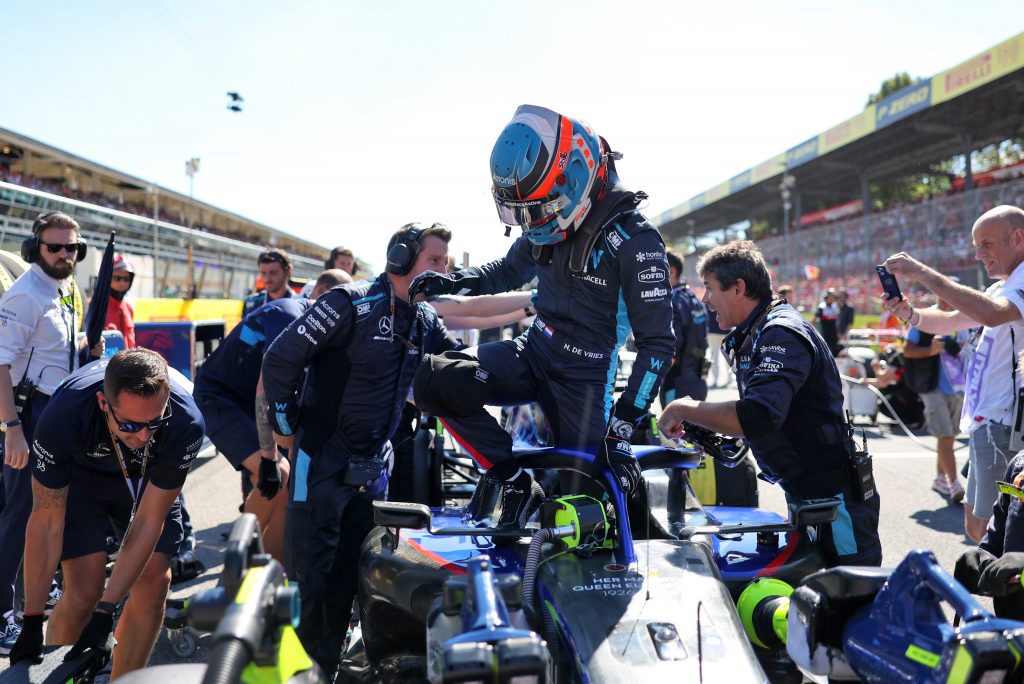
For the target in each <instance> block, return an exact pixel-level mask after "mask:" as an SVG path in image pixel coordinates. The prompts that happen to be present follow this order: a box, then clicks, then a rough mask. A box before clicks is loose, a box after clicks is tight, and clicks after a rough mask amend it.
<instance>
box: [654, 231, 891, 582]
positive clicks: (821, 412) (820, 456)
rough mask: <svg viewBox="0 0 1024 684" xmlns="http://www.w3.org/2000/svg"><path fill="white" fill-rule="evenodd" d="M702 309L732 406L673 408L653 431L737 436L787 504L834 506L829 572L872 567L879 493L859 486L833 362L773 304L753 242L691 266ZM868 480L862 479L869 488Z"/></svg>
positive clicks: (787, 309)
mask: <svg viewBox="0 0 1024 684" xmlns="http://www.w3.org/2000/svg"><path fill="white" fill-rule="evenodd" d="M697 271H698V273H700V276H701V278H702V279H703V280H704V286H705V287H706V288H707V289H706V291H705V294H704V302H705V303H706V304H708V306H709V308H710V309H711V310H712V311H715V312H716V313H717V317H718V323H719V325H721V326H722V328H731V327H734V326H735V330H733V331H732V332H731V333H729V335H728V336H727V337H726V338H725V341H724V342H723V344H722V350H723V352H724V353H725V355H726V357H727V358H728V359H729V361H730V362H731V364H732V367H733V370H734V372H735V373H736V377H737V379H738V384H739V390H740V399H739V401H729V402H701V401H694V400H692V399H677V400H676V401H674V402H672V403H671V404H669V405H668V406H667V407H666V408H665V411H664V413H662V415H661V417H660V419H659V421H658V424H659V427H660V428H661V430H662V431H663V432H664V434H666V435H667V436H669V437H672V438H678V437H680V436H682V434H683V432H684V431H683V427H682V425H681V424H680V423H681V421H684V420H685V421H689V422H692V423H696V424H698V425H703V426H705V427H707V428H710V429H712V430H715V431H717V432H721V433H724V434H727V435H743V436H745V437H746V438H747V440H748V441H749V443H750V449H751V451H752V452H753V454H754V457H755V458H756V459H757V463H758V465H759V466H760V468H761V477H762V478H763V479H765V480H767V481H768V482H777V483H778V484H779V485H780V486H781V487H782V489H783V491H784V492H785V493H786V498H787V499H789V500H792V499H808V498H820V497H829V496H837V497H839V498H840V499H841V500H842V503H841V505H840V506H839V513H838V518H837V519H836V521H835V522H833V523H832V524H831V525H830V526H827V527H824V528H823V529H822V535H821V539H820V544H821V547H822V551H823V554H824V556H825V560H826V562H827V563H829V564H830V565H880V564H881V562H882V545H881V542H880V541H879V538H878V511H879V497H878V493H877V492H876V491H875V490H874V487H873V486H872V485H871V483H870V482H865V486H863V487H861V486H859V485H858V482H860V480H859V479H858V478H856V477H855V475H854V471H853V441H852V439H851V436H850V432H849V428H848V427H847V425H846V422H845V420H844V419H843V392H842V385H841V383H840V380H839V372H838V370H837V369H836V364H835V360H834V359H833V357H832V354H831V352H830V351H829V349H828V346H827V345H826V344H825V341H824V340H823V339H822V338H821V335H819V334H818V333H817V331H815V330H814V328H813V327H812V326H811V324H810V323H809V322H807V321H805V320H804V318H803V317H802V316H801V315H800V314H799V313H798V312H797V311H796V309H794V308H793V307H792V306H790V305H789V304H787V303H786V302H785V300H781V299H779V300H773V298H772V291H771V278H770V276H769V275H768V267H767V266H766V265H765V262H764V257H763V256H762V255H761V252H760V250H758V248H757V246H756V245H755V244H754V243H753V242H749V241H746V240H738V241H734V242H730V243H728V244H725V245H720V246H718V247H715V248H714V249H712V250H711V251H709V252H708V253H707V254H705V255H704V256H703V257H702V258H701V260H700V262H699V263H698V264H697ZM868 480H870V478H868Z"/></svg>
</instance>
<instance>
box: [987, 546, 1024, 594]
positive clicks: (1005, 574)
mask: <svg viewBox="0 0 1024 684" xmlns="http://www.w3.org/2000/svg"><path fill="white" fill-rule="evenodd" d="M1022 571H1024V553H1021V552H1016V553H1004V554H1003V555H1002V556H1000V557H999V558H997V559H995V560H994V561H992V562H991V563H989V564H988V566H987V567H986V568H985V569H984V570H982V571H981V578H980V579H979V580H978V589H979V590H980V591H981V593H983V594H985V595H987V596H1006V595H1007V594H1009V593H1012V592H1014V591H1020V588H1021V587H1020V574H1021V572H1022Z"/></svg>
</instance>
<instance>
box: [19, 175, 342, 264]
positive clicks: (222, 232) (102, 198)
mask: <svg viewBox="0 0 1024 684" xmlns="http://www.w3.org/2000/svg"><path fill="white" fill-rule="evenodd" d="M0 181H4V182H7V183H12V184H14V185H20V186H22V187H26V188H31V189H33V190H40V191H42V192H48V193H50V194H52V195H60V196H61V197H69V198H71V199H76V200H79V201H82V202H88V203H89V204H95V205H97V206H101V207H106V208H107V209H116V210H117V211H123V212H126V213H128V214H135V215H136V216H142V217H144V218H148V219H152V218H153V209H152V208H151V207H147V206H145V205H142V204H138V203H136V202H128V201H125V199H124V196H123V195H119V196H118V197H117V198H114V197H112V196H111V195H109V194H107V193H103V192H86V191H84V190H80V189H77V188H75V187H73V186H72V185H71V184H69V183H68V182H66V181H64V180H59V181H58V180H52V179H49V178H39V177H37V176H33V175H31V174H27V173H24V172H21V171H15V170H13V169H11V167H10V166H7V165H5V164H0ZM158 214H159V220H160V221H163V222H164V223H170V224H172V225H176V226H188V225H189V224H190V218H189V216H188V212H187V211H186V210H185V208H184V206H183V207H182V210H181V211H180V212H178V213H177V214H170V213H168V212H167V211H166V210H165V209H164V208H163V207H160V208H159V211H158ZM193 219H194V217H193ZM191 225H192V228H194V229H195V230H198V231H200V232H203V233H211V234H213V235H219V236H221V237H226V238H231V239H233V240H239V241H242V242H252V241H253V239H254V236H253V235H252V234H251V233H245V232H242V231H238V230H229V229H222V228H217V227H213V226H207V225H204V224H203V223H200V222H199V221H196V220H191ZM281 243H282V247H284V248H285V249H287V250H289V251H290V252H292V253H294V254H299V255H302V256H307V257H311V258H314V259H320V258H323V254H322V253H321V252H317V251H315V250H311V249H310V248H308V247H305V246H303V245H300V244H298V243H290V242H289V241H288V240H287V238H285V239H283V240H281Z"/></svg>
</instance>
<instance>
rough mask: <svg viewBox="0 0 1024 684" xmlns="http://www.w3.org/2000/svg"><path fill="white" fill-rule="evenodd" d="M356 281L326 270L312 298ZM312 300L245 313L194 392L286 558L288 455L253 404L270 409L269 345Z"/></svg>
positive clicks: (267, 536)
mask: <svg viewBox="0 0 1024 684" xmlns="http://www.w3.org/2000/svg"><path fill="white" fill-rule="evenodd" d="M351 282H352V276H350V275H349V274H348V273H347V272H345V271H342V270H341V269H331V270H328V271H324V272H323V273H321V274H320V276H319V277H318V278H317V279H316V280H315V281H314V283H315V284H314V287H313V291H312V295H313V297H312V298H313V299H316V298H317V297H319V296H320V295H322V294H323V293H324V292H326V291H327V290H329V289H331V288H332V287H335V286H337V285H343V284H345V283H351ZM310 306H311V302H310V300H309V299H306V298H305V297H287V298H285V299H275V300H274V301H272V302H269V303H267V304H264V305H263V306H261V307H260V308H258V309H256V310H255V311H253V312H252V313H251V314H249V315H248V316H246V317H245V318H243V319H242V322H241V323H239V324H238V325H236V326H235V327H234V328H232V330H231V332H230V333H228V336H227V337H225V338H224V339H223V340H221V342H220V344H219V345H217V348H216V349H214V350H213V353H212V354H210V355H209V356H208V357H207V358H206V361H205V362H203V365H202V367H201V368H200V369H199V373H198V376H197V377H196V386H195V390H194V391H193V392H192V396H193V397H194V398H195V400H196V404H197V405H198V406H199V408H200V410H201V411H202V412H203V418H204V419H205V420H206V434H207V435H209V437H210V441H212V442H213V444H214V446H216V447H217V450H218V451H219V452H220V453H222V454H223V455H224V457H225V458H227V459H228V461H229V462H230V463H231V465H232V466H233V467H234V468H235V470H237V471H239V472H240V473H242V476H243V477H244V478H245V479H246V480H247V481H248V482H247V484H249V486H248V487H244V486H243V491H244V492H246V494H245V506H244V509H243V511H244V512H245V513H252V514H254V515H255V516H256V517H257V518H258V519H259V522H260V532H261V533H262V535H263V546H264V548H265V549H266V550H267V553H269V554H270V555H272V556H273V557H274V558H276V559H278V560H279V561H282V562H283V561H284V554H283V551H282V549H283V546H284V519H285V515H286V512H287V507H288V492H287V491H283V490H281V486H282V484H286V483H287V481H288V472H289V470H288V461H286V460H281V459H280V458H279V456H278V453H277V449H275V448H274V440H273V438H269V439H264V440H262V442H261V439H260V435H259V434H258V431H257V429H256V421H255V419H254V418H253V416H254V413H253V409H254V407H256V411H257V413H266V406H265V402H266V399H263V404H257V401H258V400H259V397H261V396H262V394H261V393H260V392H259V390H258V385H259V378H260V369H261V368H262V367H263V352H264V350H265V349H266V347H268V346H270V343H271V342H273V341H274V340H275V339H276V338H277V336H278V334H280V332H281V331H282V330H284V329H285V327H286V326H287V325H288V324H289V323H291V322H292V321H294V320H296V319H297V318H301V317H302V315H303V314H304V313H306V310H307V309H309V307H310ZM261 407H262V411H261V410H260V408H261ZM254 489H255V490H257V491H256V492H254V491H253V490H254Z"/></svg>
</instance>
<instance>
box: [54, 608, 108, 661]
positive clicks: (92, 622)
mask: <svg viewBox="0 0 1024 684" xmlns="http://www.w3.org/2000/svg"><path fill="white" fill-rule="evenodd" d="M112 631H114V616H113V615H111V614H110V613H104V612H103V611H100V610H97V611H94V612H93V614H92V617H91V618H89V622H88V623H86V625H85V629H83V630H82V636H80V637H78V641H76V642H75V645H74V646H73V647H72V648H71V650H70V651H68V654H67V655H66V656H64V660H65V661H68V660H74V659H75V658H77V657H78V656H80V655H82V654H83V653H85V652H86V651H88V650H89V649H92V650H93V651H95V652H96V653H97V655H100V654H103V655H105V654H106V653H107V652H108V651H107V640H108V639H109V638H110V633H111V632H112Z"/></svg>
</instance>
